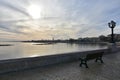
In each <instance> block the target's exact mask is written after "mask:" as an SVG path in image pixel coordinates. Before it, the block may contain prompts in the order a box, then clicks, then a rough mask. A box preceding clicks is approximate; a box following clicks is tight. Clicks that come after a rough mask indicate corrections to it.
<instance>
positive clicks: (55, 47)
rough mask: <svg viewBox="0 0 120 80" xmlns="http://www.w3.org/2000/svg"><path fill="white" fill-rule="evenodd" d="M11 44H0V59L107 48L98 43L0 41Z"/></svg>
mask: <svg viewBox="0 0 120 80" xmlns="http://www.w3.org/2000/svg"><path fill="white" fill-rule="evenodd" d="M6 43H7V44H13V46H0V60H5V59H16V58H25V57H36V56H44V55H53V54H64V53H68V52H77V51H88V50H96V49H103V48H107V46H106V45H98V44H68V43H56V44H48V45H35V44H36V43H21V42H0V44H6Z"/></svg>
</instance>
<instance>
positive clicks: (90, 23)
mask: <svg viewBox="0 0 120 80" xmlns="http://www.w3.org/2000/svg"><path fill="white" fill-rule="evenodd" d="M13 1H14V2H11V1H9V0H0V6H2V7H1V9H8V11H10V14H8V13H7V14H6V13H5V12H4V10H2V13H3V14H4V13H5V14H6V15H3V14H1V15H0V16H2V18H1V19H0V30H3V31H6V32H9V33H11V35H12V34H19V35H21V37H22V36H24V38H25V37H26V38H29V37H30V36H31V35H32V36H31V38H30V39H32V38H33V39H42V38H51V37H53V36H54V37H55V38H79V37H87V36H91V37H92V36H93V37H94V36H99V35H101V34H102V35H107V34H109V33H110V29H109V28H108V22H110V21H111V20H114V21H115V22H117V26H116V29H115V32H116V33H119V28H120V26H119V25H120V21H119V17H120V15H119V14H120V11H119V9H120V6H119V4H120V1H119V0H109V2H108V1H106V0H89V1H88V0H69V1H68V0H53V1H50V0H20V1H17V0H13ZM24 1H27V2H24ZM108 3H109V4H108ZM30 4H39V5H40V6H42V8H43V9H42V10H43V11H42V17H41V18H40V19H36V20H33V19H31V18H30V16H29V14H28V13H27V11H26V9H27V7H28V5H30ZM16 13H18V14H16ZM20 14H22V15H20ZM2 35H4V34H2Z"/></svg>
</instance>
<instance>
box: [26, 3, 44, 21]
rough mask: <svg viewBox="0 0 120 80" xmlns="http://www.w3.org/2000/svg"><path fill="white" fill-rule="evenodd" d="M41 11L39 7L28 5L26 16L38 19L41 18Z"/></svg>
mask: <svg viewBox="0 0 120 80" xmlns="http://www.w3.org/2000/svg"><path fill="white" fill-rule="evenodd" d="M41 11H42V8H41V6H39V5H33V4H32V5H30V6H29V7H28V8H27V12H28V14H29V15H30V16H31V17H32V18H33V19H39V18H41Z"/></svg>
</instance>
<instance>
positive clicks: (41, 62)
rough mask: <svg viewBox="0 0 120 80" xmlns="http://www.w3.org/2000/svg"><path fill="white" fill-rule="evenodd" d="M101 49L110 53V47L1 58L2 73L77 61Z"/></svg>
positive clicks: (0, 72) (0, 68)
mask: <svg viewBox="0 0 120 80" xmlns="http://www.w3.org/2000/svg"><path fill="white" fill-rule="evenodd" d="M100 51H104V52H105V54H107V53H108V49H101V50H93V51H84V52H71V53H64V54H56V55H48V56H40V57H32V58H31V57H30V58H21V59H10V60H1V61H0V74H3V73H7V72H11V71H19V70H25V69H31V68H36V67H43V66H47V65H52V64H56V63H64V62H69V61H75V60H78V59H79V58H80V57H81V56H84V55H86V54H88V53H96V52H100Z"/></svg>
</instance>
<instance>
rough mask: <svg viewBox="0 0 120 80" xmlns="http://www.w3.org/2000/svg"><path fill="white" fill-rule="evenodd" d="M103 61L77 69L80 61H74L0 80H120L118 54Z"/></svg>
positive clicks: (9, 74) (26, 71) (4, 75)
mask: <svg viewBox="0 0 120 80" xmlns="http://www.w3.org/2000/svg"><path fill="white" fill-rule="evenodd" d="M103 61H104V63H103V64H101V63H99V62H98V63H95V62H94V60H91V61H88V66H89V68H85V67H84V66H83V67H79V63H80V61H75V62H69V63H61V64H55V65H52V66H46V67H44V68H36V69H31V70H24V71H19V72H11V73H6V74H2V75H0V80H120V52H118V53H113V54H109V55H104V56H103Z"/></svg>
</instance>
